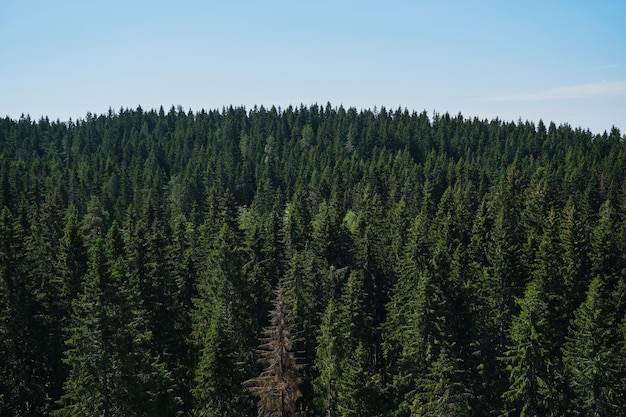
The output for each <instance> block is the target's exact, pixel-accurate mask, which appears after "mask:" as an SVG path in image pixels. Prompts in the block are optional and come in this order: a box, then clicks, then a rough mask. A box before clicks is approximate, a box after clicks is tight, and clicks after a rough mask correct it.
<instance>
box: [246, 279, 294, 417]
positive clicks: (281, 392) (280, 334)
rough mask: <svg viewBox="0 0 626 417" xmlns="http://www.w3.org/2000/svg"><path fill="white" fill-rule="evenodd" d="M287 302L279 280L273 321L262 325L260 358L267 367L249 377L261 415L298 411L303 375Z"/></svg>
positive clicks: (279, 416) (274, 416)
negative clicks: (257, 374) (263, 326)
mask: <svg viewBox="0 0 626 417" xmlns="http://www.w3.org/2000/svg"><path fill="white" fill-rule="evenodd" d="M288 317H289V312H288V303H287V300H286V295H285V292H284V289H283V287H282V284H281V283H280V282H279V284H278V286H277V288H276V293H275V299H274V308H273V309H272V311H271V312H270V325H269V326H268V327H266V328H264V329H263V337H262V338H261V344H260V345H259V352H258V354H259V362H260V363H261V364H262V365H263V367H264V370H263V372H261V374H260V375H259V376H257V377H255V378H252V379H249V380H248V381H246V385H247V386H248V387H249V389H250V391H251V392H252V393H253V394H254V395H255V396H257V397H258V398H259V401H258V411H259V415H261V416H264V417H292V416H295V415H296V412H297V411H298V405H297V403H298V400H299V399H300V397H301V396H302V392H301V390H300V385H301V384H302V377H301V376H300V372H299V371H300V369H302V367H303V365H302V364H300V363H298V357H297V351H296V348H295V343H296V342H297V332H296V329H295V325H294V324H293V323H292V322H290V321H289V319H288Z"/></svg>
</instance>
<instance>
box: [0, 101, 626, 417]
mask: <svg viewBox="0 0 626 417" xmlns="http://www.w3.org/2000/svg"><path fill="white" fill-rule="evenodd" d="M625 177H626V144H625V141H624V137H622V135H621V133H620V132H619V131H618V130H617V129H612V130H611V132H610V133H608V134H607V133H605V134H603V135H593V134H592V133H591V132H589V131H584V130H581V129H572V128H571V127H569V126H568V125H562V126H559V127H557V126H555V125H554V124H550V125H549V126H548V127H546V126H545V125H544V124H543V123H542V122H539V123H538V124H537V125H535V124H533V123H528V122H526V123H524V122H519V123H506V122H502V121H499V120H493V121H486V120H478V119H464V118H463V117H462V116H461V115H458V116H456V117H454V116H450V115H448V114H444V115H439V114H434V115H431V116H430V117H429V115H427V114H426V113H409V112H407V111H402V110H397V111H388V110H386V109H384V108H383V109H380V110H379V111H369V110H368V111H357V110H355V109H352V108H351V109H344V108H342V107H340V108H332V107H331V106H330V105H327V106H326V107H323V106H317V105H314V106H311V107H300V108H291V107H290V108H288V109H285V110H280V109H275V108H272V109H266V108H263V107H261V108H254V109H252V110H245V109H243V108H228V109H222V110H221V111H211V112H205V111H202V112H199V113H192V112H185V111H183V110H182V109H181V108H178V109H174V108H172V109H170V110H169V112H167V113H166V112H164V111H163V109H161V110H159V111H150V112H146V111H143V110H142V109H141V108H138V109H136V110H131V109H121V110H120V111H119V112H114V111H109V113H108V114H106V115H100V116H95V115H91V114H88V115H87V116H86V118H85V119H84V120H83V119H81V120H78V121H76V122H69V123H61V122H50V121H49V120H47V119H41V120H39V121H33V120H30V118H28V117H22V118H21V119H20V120H11V119H8V118H5V119H3V120H0V209H1V215H0V416H41V415H57V416H83V415H84V416H118V415H123V416H140V415H141V416H143V415H145V416H159V415H162V416H173V415H177V414H179V413H182V414H184V415H197V416H246V415H249V416H254V415H256V414H257V399H258V398H257V397H255V396H254V393H257V394H258V392H260V391H262V388H263V387H260V386H259V384H261V385H262V384H263V383H265V382H264V381H268V380H269V379H271V378H270V377H269V375H270V373H268V372H269V371H267V369H269V368H267V369H265V368H264V366H265V365H266V364H268V363H271V358H270V356H271V355H270V354H269V353H268V352H269V350H268V349H270V348H271V347H272V346H274V344H272V343H274V342H272V339H271V338H272V337H273V336H272V335H273V334H275V333H276V332H279V331H280V332H281V334H283V333H282V332H284V334H286V335H290V337H291V339H292V340H290V343H289V344H286V345H284V346H287V347H289V349H291V352H290V353H289V355H290V356H289V362H285V363H289V364H291V365H290V366H291V367H292V368H293V372H294V373H293V378H292V379H291V380H290V381H292V383H293V384H294V386H295V385H298V384H299V391H298V392H296V391H293V398H294V399H297V403H296V405H295V408H296V410H299V412H301V413H302V414H301V415H311V416H312V415H317V416H435V415H437V416H441V415H449V416H497V415H520V414H521V415H527V416H534V415H538V416H547V415H599V416H620V415H625V414H626V412H625V411H624V404H626V319H625V311H626V181H625V179H626V178H625ZM276 288H279V290H277V291H276V293H275V292H274V289H276ZM275 294H276V295H275ZM276 297H277V298H276ZM270 311H271V312H272V314H271V317H272V320H271V321H270V317H269V316H268V313H269V312H270ZM283 315H284V316H286V317H283ZM277 317H278V318H277ZM281 318H284V319H285V320H284V321H281ZM281 323H283V324H281ZM284 323H288V326H287V327H284V328H283V327H281V326H283V325H284ZM263 329H265V330H263ZM292 342H293V343H295V345H294V346H295V347H293V349H292V348H291V344H292ZM259 346H260V348H259ZM281 346H282V345H281ZM259 349H261V356H262V359H263V358H265V359H263V360H262V362H261V363H258V357H259V356H258V355H259ZM263 352H265V353H263ZM268 358H269V359H268ZM264 364H265V365H264ZM264 369H265V371H264ZM262 372H264V373H262ZM296 374H297V375H296ZM300 381H302V382H301V383H300ZM285 410H287V411H290V408H289V407H287V408H286V409H285ZM285 415H290V414H288V413H287V414H285Z"/></svg>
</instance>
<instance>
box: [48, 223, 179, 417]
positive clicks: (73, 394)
mask: <svg viewBox="0 0 626 417" xmlns="http://www.w3.org/2000/svg"><path fill="white" fill-rule="evenodd" d="M123 254H124V249H123V243H122V238H121V234H120V232H119V229H118V228H117V225H116V224H114V225H113V226H112V227H111V229H110V231H109V233H108V234H107V236H106V240H105V238H104V237H102V236H100V237H97V238H95V241H94V243H93V246H92V248H91V252H90V260H89V271H88V275H87V277H86V280H85V283H84V290H83V293H82V294H81V296H80V297H79V299H78V300H76V302H75V303H74V317H73V318H72V323H73V327H72V329H71V337H70V339H69V340H68V341H67V350H66V353H65V362H66V363H67V365H68V366H69V368H70V374H69V376H68V379H67V380H66V381H65V384H64V389H65V394H64V395H63V397H62V398H61V400H60V401H59V404H60V405H61V408H60V409H59V410H57V411H56V412H55V415H57V416H75V415H85V416H105V417H112V416H116V415H125V416H144V415H155V416H159V415H162V416H170V415H173V414H176V412H177V409H178V406H179V404H178V398H176V397H174V395H173V388H174V387H173V381H172V379H171V376H170V374H169V372H168V371H167V370H166V369H165V367H164V365H163V363H162V362H161V361H160V359H159V358H158V357H155V356H153V355H152V353H151V350H150V346H151V342H152V341H151V338H152V334H151V333H150V331H149V330H148V325H147V322H146V319H145V312H144V311H143V309H142V307H141V303H140V301H139V299H138V293H137V288H136V287H133V285H132V281H129V280H127V277H126V276H125V272H126V269H125V268H124V266H123V265H121V264H120V259H121V257H123ZM122 259H123V258H122Z"/></svg>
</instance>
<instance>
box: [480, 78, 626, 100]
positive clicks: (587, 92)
mask: <svg viewBox="0 0 626 417" xmlns="http://www.w3.org/2000/svg"><path fill="white" fill-rule="evenodd" d="M598 97H626V80H621V81H612V82H600V83H591V84H578V85H570V86H565V87H555V88H549V89H546V90H542V91H538V92H535V93H529V94H513V95H502V96H491V97H482V98H478V99H477V100H478V101H542V100H561V99H575V98H598Z"/></svg>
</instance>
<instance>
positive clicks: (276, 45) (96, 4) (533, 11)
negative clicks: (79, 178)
mask: <svg viewBox="0 0 626 417" xmlns="http://www.w3.org/2000/svg"><path fill="white" fill-rule="evenodd" d="M624 22H626V1H624V0H593V1H590V0H586V1H580V0H568V1H561V0H520V1H505V0H499V1H497V0H484V1H481V0H474V1H469V0H466V1H461V0H439V1H419V0H413V1H402V0H387V1H380V0H378V1H368V0H360V1H356V0H334V1H330V0H318V1H314V2H310V1H309V2H304V1H296V0H291V1H286V0H284V1H278V0H275V1H274V0H265V1H252V0H228V1H210V0H209V1H207V0H205V1H194V0H176V1H174V0H170V1H158V0H151V1H147V0H146V1H141V0H123V1H120V0H108V1H100V0H78V1H77V0H65V1H52V0H0V39H2V42H1V43H0V53H1V54H0V57H1V58H0V117H4V116H8V117H10V118H13V119H18V118H20V117H21V115H22V114H24V115H30V117H31V118H32V119H34V120H39V119H40V118H41V117H44V116H45V117H49V118H50V119H51V120H57V119H59V120H61V121H67V120H69V118H72V119H73V120H76V119H78V118H84V117H85V116H86V114H87V113H88V112H90V113H92V114H102V113H106V112H107V111H108V109H109V108H112V109H113V110H119V109H120V108H122V107H123V108H136V107H138V106H141V107H142V108H143V109H144V110H149V109H158V108H159V107H160V106H163V108H164V109H165V110H166V111H167V110H168V109H169V108H170V107H171V106H182V107H183V108H184V109H185V110H192V111H194V112H195V111H200V110H202V109H206V110H209V109H221V108H223V107H225V106H226V107H228V106H230V105H233V106H240V105H241V106H245V107H246V108H248V109H250V108H252V107H253V106H255V105H257V106H261V105H263V106H265V107H271V106H276V107H281V108H286V107H288V106H289V105H293V106H300V105H301V104H304V105H305V106H308V105H311V104H315V103H317V104H322V105H326V103H330V104H331V106H333V107H338V106H340V105H343V106H344V107H346V108H347V107H355V108H357V109H367V108H369V109H373V108H374V107H375V106H376V107H378V108H380V107H381V106H384V107H386V108H387V109H393V110H395V109H398V108H402V109H405V108H406V109H408V110H409V111H417V112H421V111H424V110H425V111H427V112H428V113H429V114H431V115H432V114H433V113H434V112H437V113H439V114H443V113H446V112H448V113H450V114H452V115H457V114H458V113H461V114H462V115H463V116H464V117H466V118H474V117H478V118H479V119H488V120H491V119H494V118H496V117H497V118H499V119H500V120H504V121H514V122H517V121H518V120H522V121H531V122H535V123H537V122H538V121H539V120H540V119H541V120H543V121H544V123H546V124H547V123H549V122H552V121H553V122H555V123H556V124H557V125H560V124H564V123H567V124H569V125H570V126H572V127H573V128H578V127H580V128H583V129H590V130H591V131H592V132H594V133H602V132H604V131H605V130H607V131H610V129H611V127H612V126H616V127H618V128H619V129H620V130H621V132H622V134H624V133H626V24H625V23H624Z"/></svg>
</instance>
